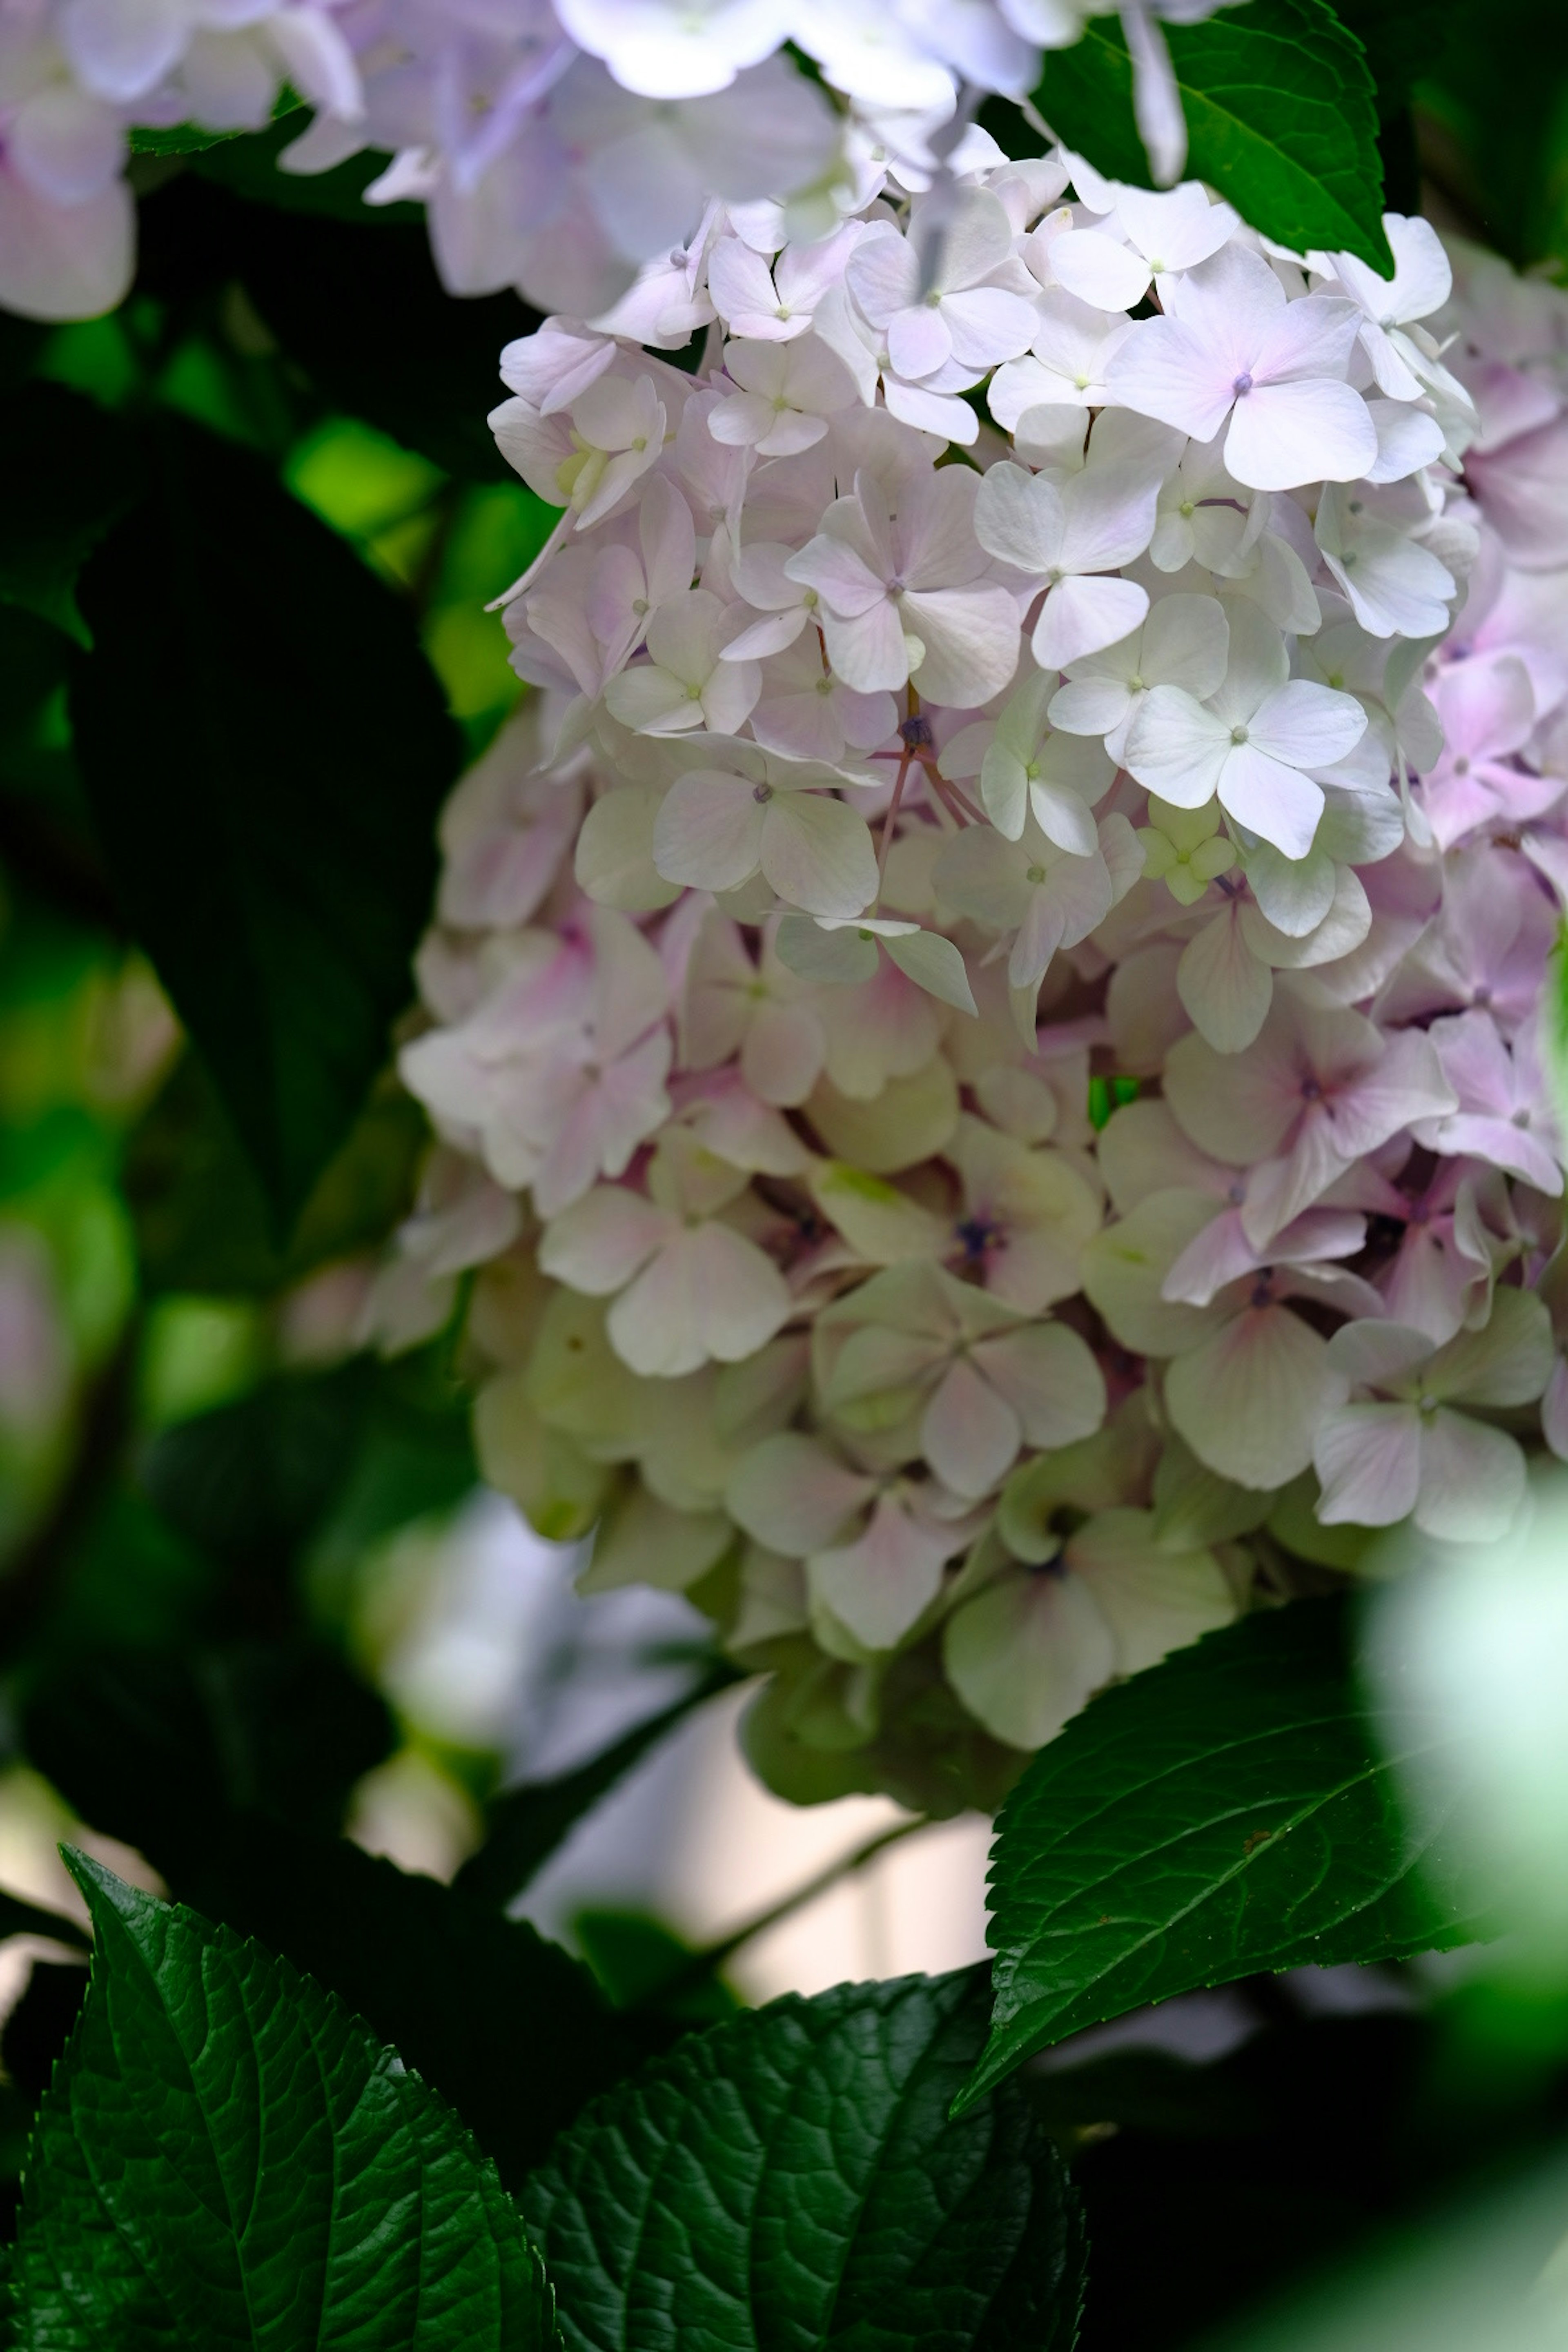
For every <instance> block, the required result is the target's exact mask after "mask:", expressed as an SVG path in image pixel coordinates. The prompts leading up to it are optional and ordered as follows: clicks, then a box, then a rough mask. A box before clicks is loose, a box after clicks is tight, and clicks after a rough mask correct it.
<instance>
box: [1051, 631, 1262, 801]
mask: <svg viewBox="0 0 1568 2352" xmlns="http://www.w3.org/2000/svg"><path fill="white" fill-rule="evenodd" d="M1048 603H1049V599H1048V598H1047V604H1048ZM1232 749H1233V746H1232V743H1231V740H1230V729H1229V728H1228V727H1227V726H1226V723H1225V721H1224V719H1220V718H1218V717H1216V715H1215V712H1214V711H1212V710H1206V709H1205V708H1204V706H1203V704H1202V703H1201V702H1197V701H1194V698H1193V697H1192V696H1191V695H1190V694H1188V693H1187V692H1186V691H1185V690H1184V688H1181V687H1179V686H1155V687H1152V688H1150V690H1149V692H1148V693H1147V694H1146V695H1145V696H1144V697H1143V699H1142V703H1141V705H1140V706H1139V708H1138V709H1137V710H1136V711H1135V712H1134V713H1133V718H1132V724H1131V727H1130V728H1129V729H1128V731H1127V744H1126V749H1125V751H1123V753H1122V761H1123V764H1124V765H1125V767H1126V769H1127V771H1128V773H1129V774H1130V775H1132V776H1135V777H1136V778H1137V780H1138V782H1140V783H1141V784H1144V785H1146V786H1147V787H1148V789H1149V791H1150V792H1152V793H1158V795H1159V797H1160V798H1161V799H1162V800H1163V801H1169V802H1170V803H1171V805H1172V806H1173V808H1184V809H1195V808H1203V807H1205V806H1206V804H1207V803H1208V802H1210V801H1211V800H1213V798H1214V796H1215V789H1216V788H1217V786H1218V783H1219V780H1220V777H1221V775H1222V774H1223V772H1224V771H1225V765H1226V760H1227V759H1228V758H1229V756H1230V753H1231V751H1232Z"/></svg>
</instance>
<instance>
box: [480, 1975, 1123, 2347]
mask: <svg viewBox="0 0 1568 2352" xmlns="http://www.w3.org/2000/svg"><path fill="white" fill-rule="evenodd" d="M983 2033H984V1984H983V1982H982V1980H981V1979H980V1978H979V1976H978V1974H977V1972H975V1971H973V1970H968V1971H963V1972H962V1973H960V1974H958V1975H954V1976H950V1977H942V1978H937V1979H930V1978H924V1977H907V1978H903V1979H896V1980H894V1981H892V1982H890V1983H886V1984H871V1985H838V1986H836V1987H835V1988H834V1989H833V1990H832V1991H831V1992H826V1993H822V1994H819V1995H818V1996H817V1998H816V2000H799V1999H796V1998H795V1997H793V1996H791V1997H789V1998H786V1999H785V2000H778V2001H774V2002H773V2003H772V2004H771V2006H770V2007H768V2008H767V2009H763V2010H758V2011H752V2012H751V2013H749V2014H746V2015H743V2016H741V2017H737V2018H735V2019H734V2020H732V2021H731V2022H729V2023H727V2024H724V2025H720V2026H715V2027H714V2028H713V2029H712V2030H711V2031H710V2032H707V2033H703V2034H700V2035H694V2036H691V2037H689V2039H688V2040H687V2041H685V2042H682V2043H681V2044H680V2045H679V2048H678V2049H677V2050H675V2051H674V2052H673V2053H671V2054H670V2055H669V2056H668V2058H664V2059H660V2060H658V2061H656V2062H655V2063H653V2064H652V2065H651V2066H649V2067H647V2068H646V2069H645V2070H644V2072H643V2073H642V2074H640V2075H638V2076H637V2079H636V2080H635V2081H634V2082H631V2083H628V2084H626V2086H625V2087H624V2088H623V2089H622V2090H620V2091H618V2092H615V2093H613V2094H611V2095H610V2096H608V2097H607V2098H605V2099H601V2100H598V2101H596V2102H595V2105H593V2106H592V2107H591V2108H589V2110H588V2111H587V2113H586V2114H585V2115H584V2116H583V2117H582V2119H581V2121H580V2122H579V2123H578V2124H577V2125H575V2126H574V2128H573V2129H572V2131H570V2132H569V2133H568V2134H567V2135H566V2137H565V2138H564V2139H563V2141H562V2142H561V2144H560V2145H559V2147H557V2148H556V2150H555V2151H554V2154H553V2155H552V2158H551V2160H550V2162H549V2164H548V2165H546V2166H545V2167H544V2168H543V2169H542V2171H540V2172H537V2173H535V2174H534V2176H533V2178H532V2179H531V2181H530V2182H529V2184H528V2188H527V2189H526V2191H525V2194H524V2200H523V2202H524V2210H526V2212H527V2214H528V2217H529V2226H530V2228H531V2230H532V2231H533V2232H534V2234H535V2236H536V2238H537V2240H538V2242H539V2245H540V2248H541V2251H542V2252H543V2254H544V2259H545V2261H546V2263H548V2265H549V2267H550V2272H551V2276H552V2280H553V2281H554V2284H555V2287H556V2292H557V2294H558V2295H559V2297H560V2301H561V2306H562V2323H561V2324H562V2330H563V2336H564V2337H565V2341H566V2344H567V2346H568V2347H569V2352H622V2347H628V2346H635V2347H637V2352H677V2347H679V2352H689V2347H696V2346H698V2345H700V2346H702V2347H703V2352H764V2347H765V2352H909V2347H911V2346H916V2345H918V2346H919V2347H920V2352H1068V2347H1070V2345H1071V2344H1072V2342H1073V2340H1074V2337H1075V2335H1076V2332H1077V2327H1078V2316H1079V2304H1080V2299H1081V2289H1082V2280H1083V2264H1084V2248H1083V2237H1082V2231H1081V2227H1080V2223H1079V2214H1078V2209H1077V2204H1076V2200H1074V2198H1073V2196H1072V2192H1071V2190H1070V2189H1068V2185H1067V2181H1066V2179H1065V2176H1064V2173H1063V2170H1062V2167H1061V2164H1060V2161H1059V2159H1058V2157H1057V2155H1056V2151H1055V2149H1054V2148H1053V2147H1052V2146H1051V2145H1050V2143H1049V2141H1048V2140H1047V2138H1046V2137H1045V2135H1044V2134H1043V2133H1042V2132H1041V2130H1040V2129H1039V2127H1038V2126H1037V2125H1036V2123H1035V2122H1034V2120H1033V2118H1032V2116H1030V2113H1029V2110H1028V2106H1027V2103H1026V2100H1025V2099H1024V2097H1023V2095H1022V2094H1021V2093H1019V2092H1018V2091H1016V2089H1009V2090H1007V2091H1005V2092H1004V2093H1003V2094H1002V2095H1001V2096H1000V2097H998V2098H997V2099H995V2100H993V2101H991V2102H989V2103H988V2104H987V2105H985V2106H984V2107H982V2108H979V2109H977V2110H976V2111H975V2112H974V2113H973V2115H971V2116H966V2117H965V2118H964V2120H963V2122H962V2123H961V2124H958V2125H952V2124H950V2123H948V2122H947V2120H946V2111H947V2105H948V2102H949V2100H950V2098H951V2096H952V2091H953V2089H954V2087H955V2086H956V2084H958V2082H959V2081H960V2080H961V2079H962V2077H963V2073H964V2070H965V2068H966V2067H967V2066H968V2064H969V2063H970V2061H971V2058H972V2056H973V2052H974V2051H975V2049H976V2048H977V2047H978V2044H979V2042H980V2039H981V2036H982V2034H983Z"/></svg>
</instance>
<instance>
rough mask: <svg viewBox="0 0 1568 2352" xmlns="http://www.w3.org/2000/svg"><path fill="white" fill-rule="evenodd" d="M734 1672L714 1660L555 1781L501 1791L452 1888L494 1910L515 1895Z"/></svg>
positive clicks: (737, 1677) (730, 1680)
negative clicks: (682, 1689) (678, 1693)
mask: <svg viewBox="0 0 1568 2352" xmlns="http://www.w3.org/2000/svg"><path fill="white" fill-rule="evenodd" d="M740 1679H741V1676H740V1674H739V1671H738V1669H736V1668H735V1667H732V1666H731V1665H729V1664H726V1663H725V1662H724V1661H723V1660H717V1661H715V1663H714V1664H713V1665H712V1666H710V1668H709V1670H708V1671H707V1673H705V1674H704V1675H703V1676H702V1678H701V1680H700V1682H698V1683H696V1684H695V1685H693V1687H692V1688H691V1689H690V1690H689V1691H688V1692H687V1693H686V1694H685V1696H683V1697H680V1698H678V1699H676V1700H675V1701H674V1702H673V1703H672V1704H671V1705H670V1706H667V1707H664V1708H662V1709H661V1710H660V1711H659V1713H658V1715H652V1716H649V1717H648V1719H647V1722H646V1723H639V1724H637V1725H635V1726H634V1727H633V1728H632V1729H631V1730H630V1731H628V1732H626V1734H625V1735H624V1737H623V1738H619V1739H617V1740H616V1742H615V1744H614V1745H613V1746H612V1747H609V1748H605V1749H604V1751H603V1752H602V1754H600V1755H598V1756H594V1757H590V1758H589V1759H588V1761H587V1763H585V1764H579V1765H578V1766H577V1768H576V1769H575V1771H572V1772H563V1773H562V1775H561V1776H560V1778H559V1779H558V1780H535V1781H531V1782H530V1783H528V1784H527V1785H526V1786H524V1787H522V1788H520V1789H503V1790H501V1792H500V1795H499V1796H496V1797H492V1798H491V1800H490V1801H489V1805H488V1806H487V1807H486V1808H485V1842H484V1843H483V1845H481V1846H480V1847H479V1850H478V1852H477V1853H472V1854H470V1855H469V1857H468V1861H467V1862H466V1863H464V1864H463V1866H462V1868H461V1870H459V1871H458V1875H457V1878H456V1880H455V1881H454V1882H453V1883H454V1885H458V1886H459V1887H461V1888H462V1890H463V1892H464V1893H465V1894H466V1895H473V1896H474V1897H475V1898H476V1900H477V1901H479V1902H481V1903H492V1904H494V1905H495V1906H496V1908H497V1909H498V1910H500V1909H502V1908H504V1906H506V1905H507V1904H508V1903H510V1901H511V1898H512V1896H513V1895H521V1892H522V1890H523V1888H524V1887H525V1886H527V1885H529V1883H530V1882H531V1880H532V1879H533V1878H534V1877H535V1876H536V1875H537V1874H538V1873H539V1871H540V1870H541V1869H542V1866H543V1864H545V1863H546V1862H547V1861H548V1860H549V1859H550V1856H551V1855H552V1853H554V1852H555V1849H556V1847H557V1846H558V1845H560V1843H561V1842H562V1840H563V1838H564V1837H565V1836H566V1835H567V1834H568V1832H570V1831H571V1830H572V1829H574V1827H575V1825H576V1824H577V1822H580V1821H581V1820H582V1819H583V1817H584V1814H585V1813H588V1812H590V1811H592V1810H593V1808H594V1807H595V1805H596V1804H597V1803H598V1801H599V1800H600V1798H601V1797H603V1796H605V1795H607V1793H608V1792H609V1790H611V1789H613V1788H614V1787H615V1785H616V1781H617V1780H623V1779H624V1778H625V1776H626V1773H628V1772H629V1771H631V1769H633V1767H634V1766H635V1765H637V1764H639V1763H640V1762H641V1761H642V1759H643V1758H644V1757H645V1756H646V1755H647V1752H648V1750H649V1749H650V1748H654V1747H656V1746H657V1745H658V1742H659V1741H660V1740H661V1739H663V1738H666V1737H667V1735H668V1733H669V1732H671V1731H673V1730H674V1729H675V1727H676V1726H677V1724H679V1723H682V1722H684V1720H685V1719H686V1717H687V1716H688V1715H689V1714H690V1712H691V1710H692V1708H693V1707H696V1706H701V1705H702V1704H703V1702H704V1700H706V1699H710V1698H711V1697H712V1696H714V1694H715V1693H716V1692H718V1691H721V1690H727V1689H728V1688H729V1686H730V1685H731V1683H735V1682H738V1681H740Z"/></svg>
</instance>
